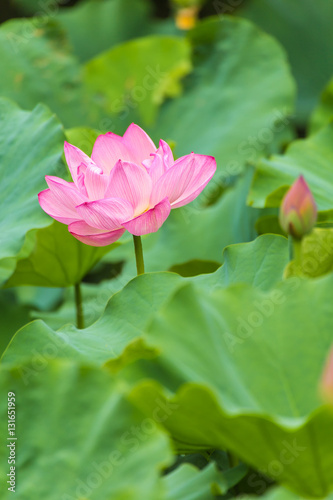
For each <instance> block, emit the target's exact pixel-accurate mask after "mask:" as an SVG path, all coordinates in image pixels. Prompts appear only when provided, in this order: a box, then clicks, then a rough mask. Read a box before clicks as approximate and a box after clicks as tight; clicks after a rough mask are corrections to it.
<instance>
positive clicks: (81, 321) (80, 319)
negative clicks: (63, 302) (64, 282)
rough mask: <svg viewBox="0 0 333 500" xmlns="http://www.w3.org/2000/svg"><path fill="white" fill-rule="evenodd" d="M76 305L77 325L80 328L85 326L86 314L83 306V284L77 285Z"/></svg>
mask: <svg viewBox="0 0 333 500" xmlns="http://www.w3.org/2000/svg"><path fill="white" fill-rule="evenodd" d="M75 307H76V326H77V328H79V329H80V330H82V328H84V316H83V306H82V294H81V284H80V283H77V284H76V285H75Z"/></svg>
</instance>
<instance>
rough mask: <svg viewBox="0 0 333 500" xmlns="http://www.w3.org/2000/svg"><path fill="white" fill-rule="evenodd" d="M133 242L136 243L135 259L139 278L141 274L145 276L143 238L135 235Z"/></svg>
mask: <svg viewBox="0 0 333 500" xmlns="http://www.w3.org/2000/svg"><path fill="white" fill-rule="evenodd" d="M133 241H134V250H135V259H136V270H137V273H138V276H139V275H140V274H144V272H145V264H144V261H143V251H142V242H141V236H135V235H133Z"/></svg>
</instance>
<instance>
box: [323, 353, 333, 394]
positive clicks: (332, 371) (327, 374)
mask: <svg viewBox="0 0 333 500" xmlns="http://www.w3.org/2000/svg"><path fill="white" fill-rule="evenodd" d="M320 392H321V394H322V396H323V398H324V400H325V401H327V402H328V403H330V404H333V348H332V349H331V352H330V353H329V355H328V358H327V362H326V365H325V369H324V372H323V376H322V379H321V382H320Z"/></svg>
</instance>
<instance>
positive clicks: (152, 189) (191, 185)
mask: <svg viewBox="0 0 333 500" xmlns="http://www.w3.org/2000/svg"><path fill="white" fill-rule="evenodd" d="M65 156H66V160H67V163H68V166H69V169H70V172H71V174H72V178H73V181H74V182H66V181H64V180H63V179H60V178H58V177H52V176H46V182H47V184H48V186H49V189H46V190H45V191H42V192H41V193H39V203H40V206H41V207H42V209H43V210H44V211H45V212H46V213H47V214H48V215H50V216H51V217H53V219H55V220H57V221H59V222H62V223H63V224H67V225H68V230H69V232H70V233H71V234H72V235H73V236H74V237H75V238H77V239H78V240H80V241H82V242H83V243H86V244H87V245H93V246H104V245H110V244H111V243H113V242H114V241H116V240H117V239H118V238H120V236H121V235H122V234H123V233H124V231H125V230H126V229H127V231H129V232H130V233H131V234H133V235H135V236H141V235H143V234H148V233H153V232H155V231H157V230H158V229H159V228H160V227H161V226H162V224H163V223H164V221H165V220H166V219H167V217H168V216H169V214H170V210H171V209H172V208H178V207H182V206H183V205H186V204H187V203H190V202H191V201H192V200H194V199H195V198H196V197H197V196H198V195H199V194H200V193H201V191H202V190H203V189H204V187H205V186H206V185H207V183H208V182H209V181H210V179H211V178H212V177H213V175H214V173H215V170H216V162H215V159H214V158H213V157H211V156H204V155H198V154H194V153H191V154H189V155H186V156H182V157H181V158H179V159H178V160H176V161H174V158H173V155H172V151H171V149H170V147H169V146H168V144H167V143H166V142H164V141H162V140H161V141H160V144H159V148H158V149H157V148H156V146H155V145H154V143H153V141H152V140H151V139H150V137H149V136H148V135H147V134H146V133H145V132H144V131H143V130H142V129H141V128H140V127H138V126H137V125H135V124H133V123H132V124H131V125H130V126H129V127H128V129H127V130H126V132H125V134H124V136H123V137H121V136H119V135H116V134H113V133H111V132H108V133H107V134H105V135H100V136H99V137H97V139H96V142H95V144H94V147H93V151H92V155H91V158H89V156H87V155H86V154H85V153H83V152H82V151H81V150H80V149H78V148H76V147H75V146H72V145H71V144H68V143H67V142H65Z"/></svg>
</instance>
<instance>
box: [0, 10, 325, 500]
mask: <svg viewBox="0 0 333 500" xmlns="http://www.w3.org/2000/svg"><path fill="white" fill-rule="evenodd" d="M58 3H59V4H60V3H61V2H58ZM62 3H63V4H64V3H65V2H62ZM203 4H204V2H202V1H201V2H198V1H192V2H188V1H187V2H186V1H185V0H184V1H182V0H177V1H176V0H175V1H174V2H173V3H172V6H171V7H172V8H171V9H170V16H169V17H167V18H163V19H162V18H157V17H156V15H155V14H156V12H155V11H154V10H153V4H152V2H149V1H148V0H126V2H125V1H124V0H85V1H84V0H82V1H79V2H76V3H75V5H74V6H67V7H64V6H63V7H60V5H58V4H57V3H56V2H51V1H48V2H46V1H42V0H40V1H39V2H38V1H30V0H12V4H11V9H12V11H13V13H15V14H17V15H18V16H20V17H17V18H14V19H10V20H7V21H6V22H3V23H2V24H1V25H0V64H1V78H0V206H1V216H0V285H1V290H0V312H1V315H0V322H1V337H0V350H1V353H2V360H1V365H0V387H1V399H0V410H1V419H0V428H1V448H0V476H1V479H2V485H1V490H2V491H1V494H0V498H1V499H2V498H3V499H7V498H8V499H9V498H11V495H14V496H15V495H16V497H15V498H17V499H18V500H74V499H76V500H79V499H81V500H83V499H89V500H90V499H91V500H111V499H112V500H125V499H126V500H143V499H144V500H213V499H218V498H224V499H226V500H227V499H229V498H233V497H237V496H245V497H247V496H248V495H249V496H250V495H260V496H264V497H265V499H267V500H280V499H283V500H297V498H311V497H316V498H331V496H330V495H332V493H331V492H333V410H332V405H330V404H328V403H327V401H325V400H324V398H323V395H322V393H321V391H320V381H321V378H322V374H323V370H324V366H325V362H326V359H327V356H328V353H329V351H330V348H331V346H332V344H333V313H332V311H333V301H332V296H333V274H332V273H333V124H332V117H333V84H332V82H333V80H332V77H333V56H332V50H331V46H332V43H333V39H332V37H333V34H332V33H333V31H332V23H333V2H332V0H316V2H314V1H311V0H303V1H302V2H299V0H289V1H285V0H283V1H282V0H244V1H243V2H241V1H235V0H230V1H228V0H225V1H215V2H206V4H205V5H203ZM301 4H302V5H301ZM189 6H190V11H188V10H186V9H188V8H189ZM193 6H194V7H195V8H194V9H193ZM184 8H185V11H184ZM199 8H202V11H201V12H202V14H203V15H202V18H201V19H200V20H199V19H195V18H196V17H197V16H198V13H199ZM191 9H192V10H191ZM8 12H9V11H8ZM206 13H213V14H214V15H213V16H204V14H206ZM24 16H29V17H24ZM181 16H183V17H181ZM184 16H185V17H184ZM191 16H192V17H193V19H189V17H191ZM175 19H176V21H177V22H175ZM195 21H196V23H195ZM188 22H190V23H192V22H193V24H194V23H195V26H194V28H192V29H191V30H188V31H186V30H181V29H179V26H181V25H182V24H184V23H185V24H186V23H188ZM177 25H178V28H177ZM132 122H134V123H137V124H138V125H139V126H141V127H142V128H144V129H145V130H147V132H148V133H149V134H150V136H151V137H152V138H153V140H154V141H155V143H156V144H158V141H159V139H160V138H163V139H165V140H166V141H168V143H169V145H170V146H171V147H172V149H173V152H174V155H175V158H177V157H180V156H183V155H187V154H189V153H191V151H194V152H195V153H198V154H202V155H210V156H214V157H215V159H216V163H217V171H216V173H215V175H214V177H213V179H212V180H211V182H210V183H209V184H208V186H207V187H206V188H205V190H204V191H203V193H201V194H200V196H199V197H198V198H197V199H196V200H195V201H193V202H192V203H191V204H189V205H186V206H184V207H181V208H177V209H175V210H173V211H172V212H171V214H170V216H169V217H168V219H167V220H166V221H165V223H164V224H163V226H162V227H161V228H160V229H159V230H158V231H157V232H155V233H152V234H149V235H147V236H144V237H143V239H142V242H143V250H144V258H145V266H146V273H145V274H143V275H141V276H136V268H135V256H134V251H133V241H132V238H131V235H130V234H129V233H128V232H126V233H125V234H124V235H123V236H122V237H121V238H120V239H119V240H118V241H117V242H116V243H114V244H112V245H110V246H105V247H93V246H87V245H84V244H83V243H81V242H79V241H78V240H77V239H75V238H73V237H72V236H71V235H70V234H69V232H68V230H67V226H66V225H64V224H61V223H60V222H56V221H53V220H52V219H51V218H50V217H48V216H47V215H46V214H45V213H44V212H43V211H42V209H41V208H40V206H39V203H38V197H37V195H38V193H39V192H40V191H42V190H43V189H46V187H47V186H46V183H45V175H51V176H57V177H61V178H63V179H66V180H69V179H70V177H69V172H68V169H67V166H66V162H65V158H64V154H63V148H64V141H68V142H70V143H71V144H74V145H76V146H77V147H79V148H81V149H82V150H83V151H84V152H85V153H86V154H88V155H90V154H91V151H92V147H93V144H94V142H95V140H96V137H97V136H98V135H99V134H101V133H105V132H107V131H112V132H115V133H117V134H120V135H122V134H123V133H124V132H125V130H126V129H127V127H128V126H129V124H131V123H132ZM299 175H303V176H304V178H305V179H306V181H307V183H308V185H309V187H310V189H311V192H312V194H313V197H314V200H315V203H316V205H317V207H318V219H317V225H316V227H315V229H314V230H313V231H312V232H309V234H307V235H306V236H305V237H304V238H303V239H302V240H301V241H299V242H298V252H297V255H296V254H294V255H292V245H291V242H290V241H288V237H287V234H286V233H285V232H284V231H283V230H282V229H281V227H280V224H279V220H278V213H279V207H280V205H281V201H282V199H283V197H284V195H285V193H286V192H287V191H288V189H289V187H290V186H291V185H292V184H293V183H294V181H295V180H296V179H297V178H298V177H299ZM80 299H82V311H81V309H80V304H81V300H80ZM82 314H83V316H82ZM77 321H78V323H77ZM82 326H84V328H79V327H82ZM332 379H333V370H332ZM8 393H14V394H15V401H16V403H15V404H16V437H17V445H16V457H15V467H16V485H15V488H16V489H15V494H14V493H13V492H12V491H9V490H8V487H9V486H10V483H7V481H9V476H8V474H9V471H10V469H9V467H10V464H9V462H8V456H9V450H10V448H8V447H7V443H8V442H9V441H10V437H9V441H8V418H9V417H8V405H9V402H8V401H9V399H8V398H7V395H8ZM332 394H333V390H332ZM11 407H12V406H11ZM7 417H8V418H7ZM11 436H12V435H11ZM332 498H333V497H332Z"/></svg>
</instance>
